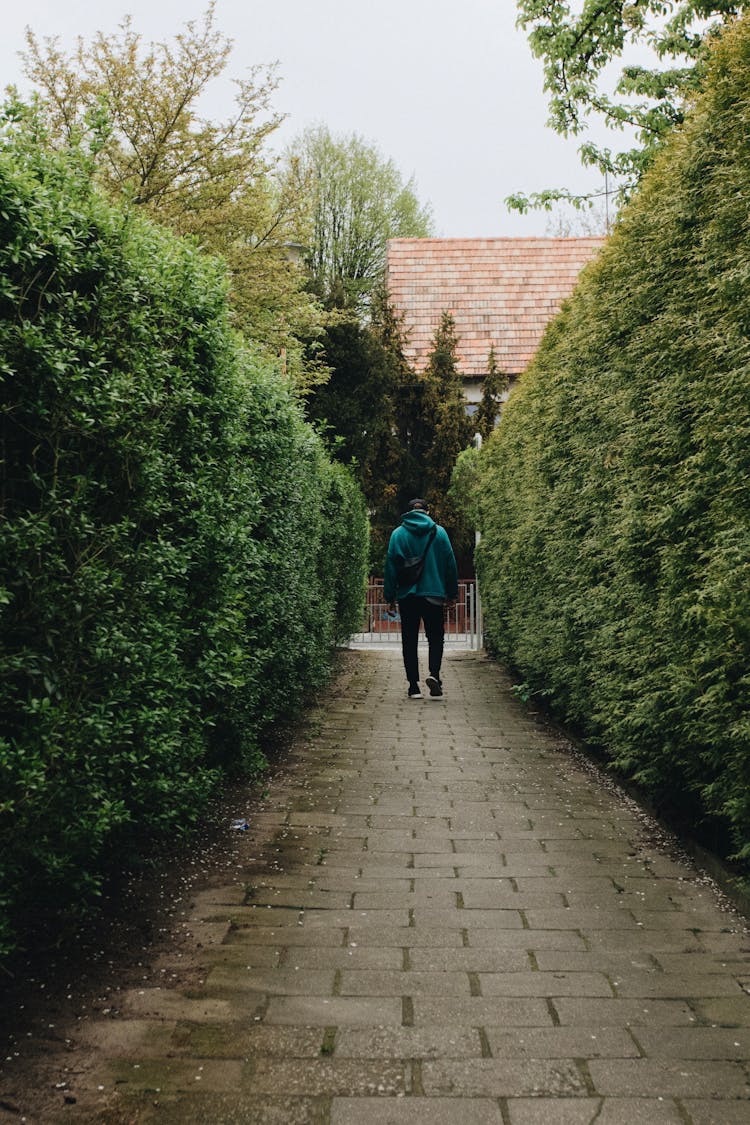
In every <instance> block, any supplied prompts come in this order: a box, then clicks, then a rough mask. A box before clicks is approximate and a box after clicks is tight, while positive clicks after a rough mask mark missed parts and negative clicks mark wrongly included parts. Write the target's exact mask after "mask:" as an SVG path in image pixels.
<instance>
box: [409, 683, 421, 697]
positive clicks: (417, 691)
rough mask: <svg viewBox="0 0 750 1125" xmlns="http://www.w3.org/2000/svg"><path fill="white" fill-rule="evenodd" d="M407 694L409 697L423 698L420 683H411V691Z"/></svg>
mask: <svg viewBox="0 0 750 1125" xmlns="http://www.w3.org/2000/svg"><path fill="white" fill-rule="evenodd" d="M407 694H408V698H409V699H421V698H422V689H421V688H420V686H419V684H409V691H408V693H407Z"/></svg>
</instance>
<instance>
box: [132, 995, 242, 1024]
mask: <svg viewBox="0 0 750 1125" xmlns="http://www.w3.org/2000/svg"><path fill="white" fill-rule="evenodd" d="M119 1006H120V1008H121V1010H122V1011H123V1012H124V1013H125V1014H126V1015H128V1016H136V1017H139V1018H140V1017H142V1018H144V1019H146V1018H148V1019H154V1020H192V1021H193V1022H202V1021H204V1020H211V1021H216V1020H231V1019H232V1018H233V1009H232V1006H231V1005H230V1004H229V1002H228V1001H227V1000H216V999H211V998H210V997H206V998H201V999H197V1000H195V999H191V998H189V997H187V996H184V995H183V994H182V993H180V992H177V991H176V990H172V989H167V988H139V989H129V990H128V991H127V992H124V993H123V994H122V997H121V999H120V1005H119Z"/></svg>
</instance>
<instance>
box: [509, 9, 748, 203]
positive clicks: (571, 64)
mask: <svg viewBox="0 0 750 1125" xmlns="http://www.w3.org/2000/svg"><path fill="white" fill-rule="evenodd" d="M517 6H518V21H517V22H518V25H519V26H520V27H522V28H523V29H524V30H525V31H527V32H528V38H529V43H530V45H531V49H532V51H533V53H534V55H535V56H536V57H537V58H540V59H541V60H542V62H543V66H544V88H545V90H546V91H547V92H548V94H549V97H550V101H549V106H550V118H549V124H550V125H551V127H552V128H553V129H554V130H555V132H557V133H559V134H560V135H561V136H565V137H567V136H579V135H581V134H583V133H584V132H585V131H586V129H587V128H588V126H589V124H590V122H591V120H592V119H597V118H598V119H599V120H601V121H602V122H603V123H604V124H605V125H606V126H607V128H609V129H611V130H613V131H616V132H624V131H626V130H627V131H629V132H630V134H631V137H632V144H631V145H630V147H623V148H622V149H621V150H619V151H613V149H612V148H610V147H607V146H606V145H600V144H597V143H595V142H593V141H587V142H586V143H584V144H582V145H581V147H580V149H579V153H580V156H581V160H582V162H583V163H584V164H585V165H591V166H594V167H596V168H598V169H599V171H600V172H601V173H602V175H605V176H607V177H612V178H613V179H615V180H616V181H617V182H618V188H617V195H618V196H619V198H620V199H623V198H625V197H627V195H628V194H629V193H630V191H632V189H633V187H634V186H635V184H636V183H637V182H638V180H639V179H640V177H641V175H642V174H643V172H644V171H645V170H646V168H647V167H648V166H649V165H650V163H651V161H652V159H653V155H654V153H655V152H656V150H657V148H658V147H659V144H660V143H661V141H662V140H663V139H664V137H665V136H667V134H668V133H669V132H670V131H671V129H673V128H674V126H675V125H678V124H680V123H681V121H682V120H683V117H684V112H685V106H686V104H687V103H688V102H689V101H690V99H691V98H692V97H693V96H694V95H695V93H696V91H698V90H699V89H700V88H701V83H702V81H703V76H704V73H705V63H706V57H707V50H708V46H709V44H710V42H711V40H712V39H713V38H714V36H715V35H716V34H717V33H718V32H719V31H720V30H721V28H722V27H723V26H725V25H726V24H727V23H728V22H730V21H731V20H733V19H734V18H735V17H736V16H737V15H738V14H739V13H741V12H742V11H743V10H744V9H745V8H746V7H747V5H746V4H745V3H743V2H742V0H739V2H737V0H583V4H582V5H580V6H579V8H580V10H578V11H575V10H574V7H576V6H574V5H571V3H569V2H568V0H517ZM634 48H635V49H637V50H639V51H642V50H643V49H644V48H645V49H647V50H649V51H650V53H651V54H652V56H653V61H654V65H653V66H652V67H647V66H643V65H641V64H635V63H633V62H628V61H627V59H626V56H627V54H628V52H630V51H631V50H632V49H634ZM618 62H621V63H622V69H621V71H620V74H619V77H618V78H617V81H616V82H615V84H614V87H613V88H611V89H610V88H608V74H609V72H611V68H612V66H613V64H616V63H618ZM592 198H593V197H592V196H591V195H585V194H584V195H581V194H576V193H573V192H570V191H567V190H566V189H564V188H561V189H558V188H550V189H547V190H545V191H541V192H535V193H532V194H531V195H525V194H521V193H518V194H515V195H512V196H510V197H509V198H508V199H507V200H506V203H507V205H508V206H509V207H510V208H512V209H515V210H519V211H526V210H528V209H529V208H533V207H542V208H547V209H549V208H550V207H551V206H552V204H553V203H555V202H559V201H564V202H567V203H570V204H572V205H573V206H574V207H577V208H579V209H580V208H583V207H586V206H590V204H591V201H592Z"/></svg>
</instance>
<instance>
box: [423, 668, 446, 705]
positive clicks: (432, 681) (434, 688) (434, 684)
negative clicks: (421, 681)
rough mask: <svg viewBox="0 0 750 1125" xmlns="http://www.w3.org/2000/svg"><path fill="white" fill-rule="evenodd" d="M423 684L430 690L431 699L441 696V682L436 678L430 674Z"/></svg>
mask: <svg viewBox="0 0 750 1125" xmlns="http://www.w3.org/2000/svg"><path fill="white" fill-rule="evenodd" d="M425 683H426V684H427V686H428V688H429V689H430V695H431V696H432V697H433V699H436V698H437V697H438V696H440V695H442V694H443V681H442V680H439V679H438V677H437V676H433V675H432V673H430V675H429V676H428V677H427V679H426V680H425Z"/></svg>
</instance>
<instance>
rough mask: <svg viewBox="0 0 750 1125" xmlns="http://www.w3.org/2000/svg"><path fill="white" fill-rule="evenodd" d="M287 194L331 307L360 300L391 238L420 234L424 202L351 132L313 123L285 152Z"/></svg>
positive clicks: (364, 300)
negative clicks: (294, 201) (293, 203)
mask: <svg viewBox="0 0 750 1125" xmlns="http://www.w3.org/2000/svg"><path fill="white" fill-rule="evenodd" d="M285 183H286V185H287V192H288V194H289V195H290V196H291V197H293V198H295V199H297V200H298V201H299V202H300V203H301V205H302V210H301V211H300V212H299V214H298V223H299V229H300V230H301V231H302V234H301V236H300V240H301V241H303V242H305V243H306V244H307V245H308V246H309V258H308V260H309V265H310V270H311V273H312V277H313V287H314V290H315V292H316V293H317V294H318V295H319V296H320V297H321V298H322V299H323V300H324V301H325V302H326V303H327V304H328V305H329V306H334V307H343V308H354V309H358V310H361V309H362V308H363V307H366V306H367V304H368V302H369V298H370V296H371V294H372V291H373V289H374V287H375V286H376V285H377V284H378V283H379V281H380V279H381V277H382V274H383V269H384V267H385V255H386V245H387V243H388V239H389V238H425V237H427V236H428V235H429V234H430V232H431V229H432V219H431V215H430V211H429V208H428V207H426V206H424V205H421V204H420V203H419V200H418V199H417V195H416V190H415V185H414V181H413V180H409V181H407V182H406V183H404V180H403V178H402V176H401V174H400V172H399V171H398V169H397V168H396V166H395V164H394V163H393V161H392V160H387V159H385V158H384V157H383V156H382V155H381V153H380V152H379V151H378V150H377V148H375V147H374V146H373V145H369V144H367V143H366V142H365V140H364V139H363V138H362V137H360V136H358V135H357V134H356V133H352V134H351V135H350V136H334V135H333V134H331V132H330V131H329V130H328V129H327V128H326V126H324V125H317V126H312V127H311V128H309V129H307V130H306V131H305V132H304V133H302V134H301V136H300V137H298V138H297V140H296V141H295V142H294V144H293V145H292V146H291V148H290V149H289V151H288V153H287V163H286V177H285Z"/></svg>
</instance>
